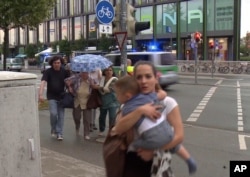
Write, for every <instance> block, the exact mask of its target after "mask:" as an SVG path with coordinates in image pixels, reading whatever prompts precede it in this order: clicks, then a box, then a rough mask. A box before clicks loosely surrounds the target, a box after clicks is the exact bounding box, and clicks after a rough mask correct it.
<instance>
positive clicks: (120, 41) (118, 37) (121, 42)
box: [115, 32, 127, 50]
mask: <svg viewBox="0 0 250 177" xmlns="http://www.w3.org/2000/svg"><path fill="white" fill-rule="evenodd" d="M126 37H127V32H116V33H115V39H116V41H117V43H118V46H119V49H120V50H122V48H123V45H124V41H125V39H126ZM126 48H127V47H126Z"/></svg>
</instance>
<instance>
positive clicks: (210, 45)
mask: <svg viewBox="0 0 250 177" xmlns="http://www.w3.org/2000/svg"><path fill="white" fill-rule="evenodd" d="M209 48H210V49H213V48H214V42H213V41H211V42H209Z"/></svg>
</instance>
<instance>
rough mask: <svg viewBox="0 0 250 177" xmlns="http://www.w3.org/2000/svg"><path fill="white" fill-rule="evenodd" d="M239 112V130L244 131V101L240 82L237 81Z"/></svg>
mask: <svg viewBox="0 0 250 177" xmlns="http://www.w3.org/2000/svg"><path fill="white" fill-rule="evenodd" d="M237 87H238V88H237V113H238V117H237V118H238V131H239V132H242V131H244V122H243V111H242V103H241V91H240V83H239V81H237Z"/></svg>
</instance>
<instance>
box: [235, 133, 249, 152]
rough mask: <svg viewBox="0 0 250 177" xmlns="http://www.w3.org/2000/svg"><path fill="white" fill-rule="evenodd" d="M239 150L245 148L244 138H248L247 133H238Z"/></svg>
mask: <svg viewBox="0 0 250 177" xmlns="http://www.w3.org/2000/svg"><path fill="white" fill-rule="evenodd" d="M238 138H239V145H240V150H247V145H246V140H245V138H250V136H249V135H240V134H239V135H238Z"/></svg>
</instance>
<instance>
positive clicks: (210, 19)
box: [207, 0, 215, 31]
mask: <svg viewBox="0 0 250 177" xmlns="http://www.w3.org/2000/svg"><path fill="white" fill-rule="evenodd" d="M214 1H215V0H210V1H208V2H207V31H214V23H215V22H214V18H215V16H214V15H215V8H214Z"/></svg>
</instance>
